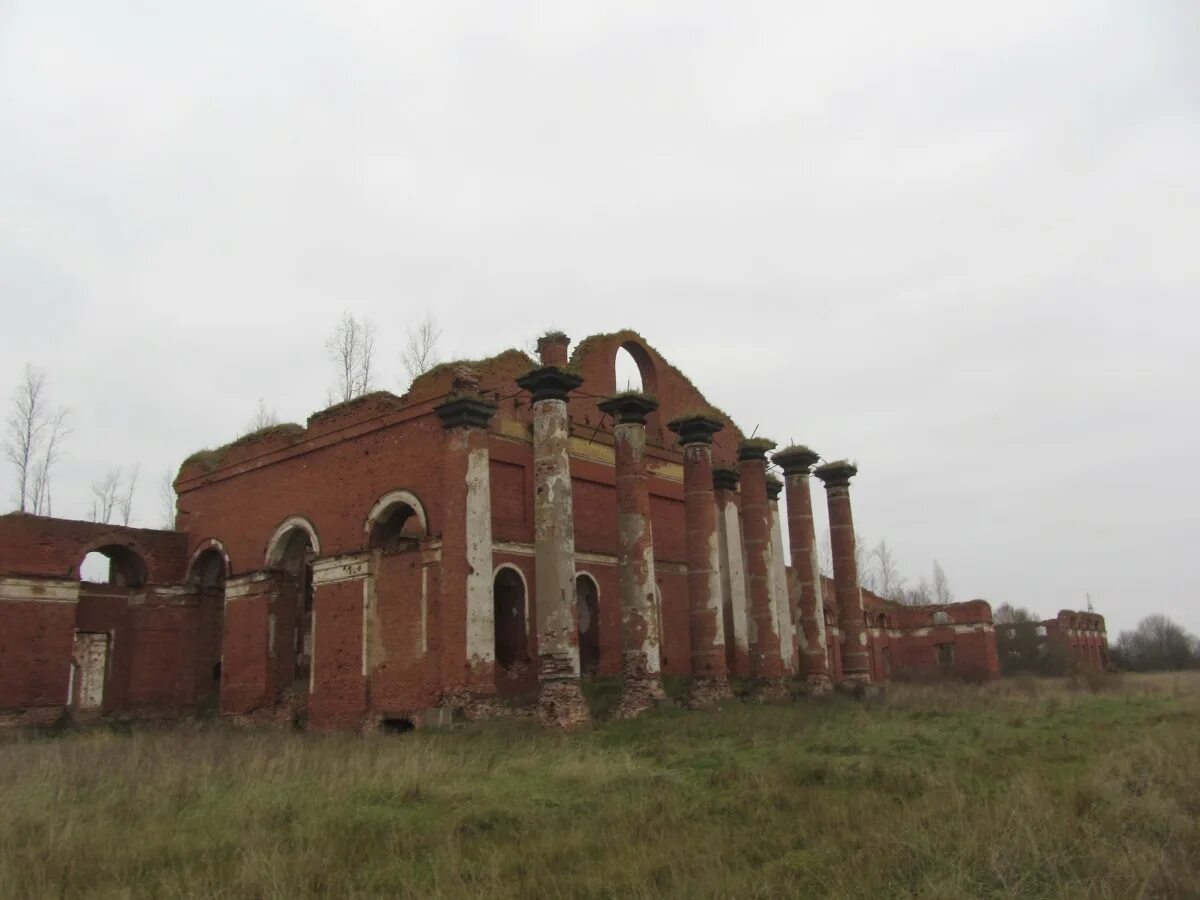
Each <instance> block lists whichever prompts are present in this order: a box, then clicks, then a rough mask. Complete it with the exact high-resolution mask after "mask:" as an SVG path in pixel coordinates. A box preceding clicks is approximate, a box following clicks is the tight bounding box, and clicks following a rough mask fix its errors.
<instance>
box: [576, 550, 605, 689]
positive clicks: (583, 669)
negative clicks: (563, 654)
mask: <svg viewBox="0 0 1200 900" xmlns="http://www.w3.org/2000/svg"><path fill="white" fill-rule="evenodd" d="M575 622H576V624H577V625H578V626H579V672H580V674H581V675H583V677H585V678H593V677H595V675H596V672H597V671H598V670H599V668H600V588H599V586H598V585H597V584H596V580H595V579H594V578H592V576H591V575H588V574H587V573H586V572H580V573H579V574H578V575H576V576H575Z"/></svg>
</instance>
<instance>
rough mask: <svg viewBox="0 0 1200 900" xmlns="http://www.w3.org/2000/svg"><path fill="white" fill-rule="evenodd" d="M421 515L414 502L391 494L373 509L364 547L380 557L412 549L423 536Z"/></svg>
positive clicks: (405, 495)
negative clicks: (380, 552) (379, 552)
mask: <svg viewBox="0 0 1200 900" xmlns="http://www.w3.org/2000/svg"><path fill="white" fill-rule="evenodd" d="M425 527H426V526H425V512H424V510H423V509H421V504H420V503H419V502H418V501H417V498H416V497H414V496H412V495H411V494H409V493H407V492H406V491H395V492H394V493H392V494H389V495H388V496H386V497H384V498H383V499H382V500H380V501H379V503H377V504H376V505H375V509H373V510H372V511H371V515H370V516H369V517H368V519H367V546H368V547H370V548H371V549H372V550H381V551H383V552H384V553H399V552H402V551H405V550H413V549H416V547H417V545H418V543H420V540H421V538H423V537H424V536H425Z"/></svg>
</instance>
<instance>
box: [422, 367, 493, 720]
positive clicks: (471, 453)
mask: <svg viewBox="0 0 1200 900" xmlns="http://www.w3.org/2000/svg"><path fill="white" fill-rule="evenodd" d="M478 387H479V383H478V381H477V380H476V378H475V376H474V374H473V373H469V372H466V371H464V372H461V373H460V374H459V377H457V378H456V379H455V381H454V395H453V396H452V398H451V399H450V400H447V401H446V402H445V403H442V404H441V405H440V406H437V407H435V408H434V412H436V413H437V415H438V418H440V419H441V420H442V427H443V428H444V429H445V437H446V440H445V445H444V456H443V460H444V464H445V470H444V471H445V479H444V484H445V518H444V524H443V526H442V573H441V574H442V578H441V591H442V609H441V612H440V618H441V622H442V634H443V635H444V641H443V644H442V648H441V657H442V676H441V677H442V690H443V702H444V703H445V704H446V705H448V706H453V707H455V708H457V709H459V710H461V711H462V712H463V713H465V714H466V715H467V716H468V717H469V718H470V717H474V716H477V715H484V714H486V713H487V712H488V711H489V705H488V704H486V703H481V702H480V701H481V698H484V697H492V696H494V695H495V693H496V623H495V610H494V604H493V600H492V489H491V476H490V462H489V458H488V432H487V427H488V422H489V421H490V420H491V418H492V415H493V414H495V412H496V404H494V403H490V402H488V401H486V400H484V399H483V398H482V397H480V396H479V394H478Z"/></svg>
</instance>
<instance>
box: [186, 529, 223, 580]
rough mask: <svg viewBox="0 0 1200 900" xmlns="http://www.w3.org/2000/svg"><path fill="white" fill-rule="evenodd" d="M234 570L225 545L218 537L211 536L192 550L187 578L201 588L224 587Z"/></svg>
mask: <svg viewBox="0 0 1200 900" xmlns="http://www.w3.org/2000/svg"><path fill="white" fill-rule="evenodd" d="M232 571H233V570H232V566H231V564H230V562H229V554H228V553H227V552H226V550H225V545H224V544H222V543H221V542H220V541H218V540H217V539H216V538H209V539H208V540H206V541H203V542H201V543H200V544H199V545H197V547H196V549H195V550H194V551H192V558H191V560H190V561H189V562H188V576H187V580H188V583H189V584H192V585H194V586H196V587H200V588H214V587H223V586H224V584H225V579H227V578H228V577H229V576H230V574H231V573H232Z"/></svg>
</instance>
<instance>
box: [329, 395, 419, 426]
mask: <svg viewBox="0 0 1200 900" xmlns="http://www.w3.org/2000/svg"><path fill="white" fill-rule="evenodd" d="M372 400H377V401H380V402H383V403H386V404H389V405H391V406H396V407H399V406H401V405H402V403H401V400H400V398H399V397H397V396H396V395H395V394H393V393H392V392H391V391H371V392H370V393H369V394H360V395H359V396H357V397H351V398H350V399H349V400H342V401H341V402H339V403H335V404H333V405H332V406H327V407H325V408H324V409H319V410H317V411H316V412H315V413H313V414H312V415H311V416H309V417H308V421H310V422H313V421H319V420H321V419H325V418H328V417H329V416H333V415H337V414H338V413H340V412H343V411H344V410H346V409H349V408H350V407H352V406H358V405H359V404H361V403H368V402H370V401H372Z"/></svg>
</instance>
